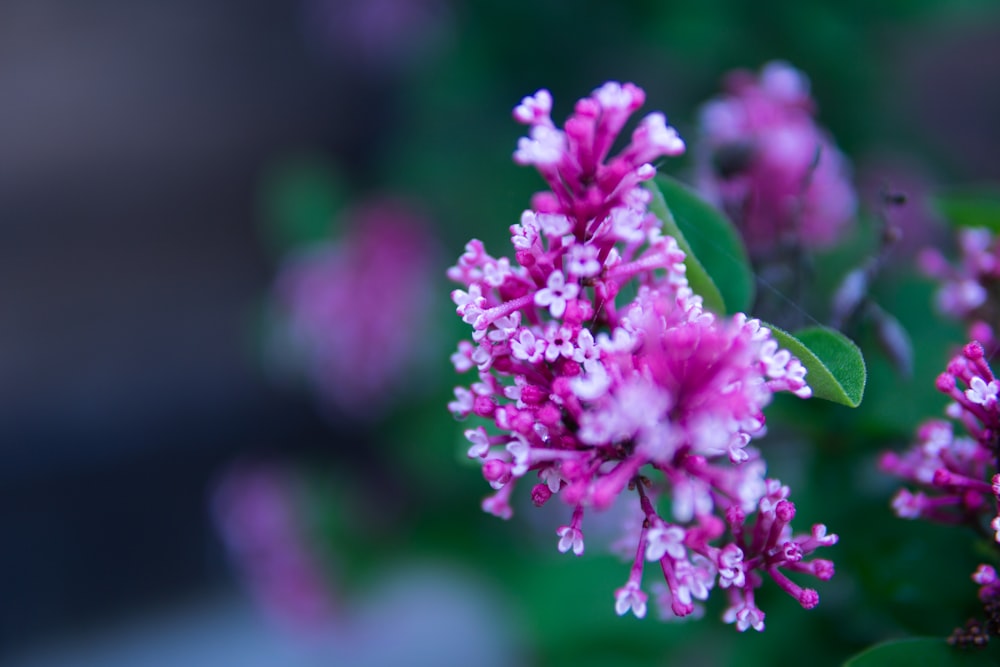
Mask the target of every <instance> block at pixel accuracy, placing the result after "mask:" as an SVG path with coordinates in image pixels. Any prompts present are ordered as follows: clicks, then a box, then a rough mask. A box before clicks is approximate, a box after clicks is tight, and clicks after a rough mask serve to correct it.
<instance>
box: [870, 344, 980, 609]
mask: <svg viewBox="0 0 1000 667" xmlns="http://www.w3.org/2000/svg"><path fill="white" fill-rule="evenodd" d="M937 388H938V390H939V391H941V392H942V393H944V394H946V395H947V396H949V397H951V399H952V401H953V402H952V403H950V404H949V405H948V407H947V408H946V411H945V412H946V414H947V416H948V417H950V418H951V419H952V420H954V422H958V423H959V424H961V426H962V428H963V429H964V431H965V435H958V434H956V433H955V432H954V429H953V421H946V420H939V419H931V420H928V421H926V422H924V423H923V424H922V425H921V426H920V428H919V429H918V430H917V437H916V441H915V442H914V443H913V446H912V447H911V448H910V449H909V450H908V451H907V452H905V453H903V454H902V455H899V454H896V453H895V452H887V453H885V454H883V455H882V458H881V459H880V461H879V465H880V467H881V468H882V470H883V471H885V472H888V473H890V474H892V475H896V476H897V477H901V478H903V479H905V480H907V481H908V482H910V483H911V484H913V485H914V486H916V487H917V491H916V492H913V491H910V490H909V489H905V488H904V489H901V490H900V491H899V493H897V494H896V496H895V498H893V501H892V508H893V510H894V511H895V512H896V515H897V516H899V517H901V518H904V519H917V518H922V519H927V520H930V521H936V522H940V523H951V524H965V525H970V526H972V527H973V528H976V529H981V530H986V529H987V528H988V529H989V530H990V531H992V532H993V533H994V535H995V539H996V541H997V542H998V543H1000V475H998V474H997V473H998V470H997V459H998V454H1000V452H998V449H997V447H998V445H997V442H998V440H1000V403H998V400H997V396H998V393H1000V382H998V381H997V379H996V378H995V377H994V375H993V372H992V371H991V370H990V367H989V365H988V364H987V363H986V360H985V359H984V358H983V348H982V346H981V345H980V344H979V343H977V342H975V341H973V342H971V343H969V344H968V345H966V346H965V348H964V349H963V350H962V353H961V354H959V355H956V356H955V357H954V358H953V359H952V360H951V361H950V362H948V367H947V370H946V371H945V372H944V373H942V374H941V375H940V376H938V379H937ZM991 572H992V574H990V573H991ZM973 580H974V581H976V582H977V583H979V584H980V585H981V590H980V595H981V597H983V599H984V600H985V599H986V598H987V597H994V598H996V597H1000V584H998V582H997V580H996V573H995V572H993V568H992V567H989V566H987V565H982V566H980V568H979V570H977V572H976V573H975V574H974V576H973Z"/></svg>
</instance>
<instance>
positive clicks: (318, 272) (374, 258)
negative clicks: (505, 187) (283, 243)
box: [275, 199, 437, 419]
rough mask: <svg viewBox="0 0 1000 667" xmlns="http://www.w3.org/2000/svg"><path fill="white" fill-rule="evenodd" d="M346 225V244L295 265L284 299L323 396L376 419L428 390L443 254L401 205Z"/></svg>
mask: <svg viewBox="0 0 1000 667" xmlns="http://www.w3.org/2000/svg"><path fill="white" fill-rule="evenodd" d="M345 223H346V224H345V226H346V227H347V231H346V232H345V234H344V235H343V236H342V237H341V238H339V239H337V240H335V241H331V242H329V243H326V244H324V245H320V246H315V247H311V248H308V249H306V250H305V251H303V252H301V253H299V254H297V255H294V256H292V257H290V258H289V259H288V260H287V261H286V262H285V264H284V266H283V267H282V268H281V272H280V274H279V276H278V278H277V281H276V284H275V296H276V300H277V304H278V309H279V311H280V312H281V314H282V315H283V316H284V318H285V323H286V325H287V328H286V334H287V342H288V343H289V344H290V345H291V347H292V349H293V350H294V352H295V353H297V356H298V357H299V358H300V362H301V366H302V367H303V369H304V370H305V372H306V373H307V374H308V375H309V376H310V378H311V380H312V382H313V384H314V385H315V387H316V389H317V391H318V392H319V394H320V395H321V397H322V398H323V399H324V400H325V401H326V402H327V403H328V404H329V405H330V406H334V407H336V408H338V409H339V410H341V411H343V412H345V413H347V414H349V415H351V416H352V417H354V418H362V419H370V418H375V417H377V416H379V415H381V414H383V413H384V412H385V411H386V410H387V409H388V408H389V407H390V406H391V405H392V404H393V402H394V401H395V400H396V399H397V398H398V396H399V394H400V393H401V392H402V390H403V389H405V388H409V389H413V388H418V387H419V383H418V382H417V380H416V379H415V378H414V374H415V371H417V370H418V369H419V368H420V366H421V362H422V361H423V357H424V355H425V354H426V352H425V351H426V349H427V345H428V340H430V339H431V337H430V333H431V331H432V330H433V327H432V326H431V323H430V320H429V315H428V313H430V312H432V309H431V304H432V303H433V302H434V294H433V283H434V280H433V273H432V272H433V271H434V262H435V255H436V251H437V246H436V242H435V240H434V239H433V237H432V235H431V233H430V227H429V226H428V225H427V223H426V222H425V221H424V220H423V219H422V218H421V217H420V216H419V215H417V214H416V213H414V209H413V207H412V206H408V205H405V204H403V203H402V202H399V201H395V200H389V199H383V200H376V201H373V202H370V203H368V204H365V205H364V206H362V207H360V208H358V209H356V210H354V211H352V212H350V213H349V214H348V215H346V216H345Z"/></svg>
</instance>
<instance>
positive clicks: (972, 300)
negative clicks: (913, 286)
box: [918, 228, 1000, 353]
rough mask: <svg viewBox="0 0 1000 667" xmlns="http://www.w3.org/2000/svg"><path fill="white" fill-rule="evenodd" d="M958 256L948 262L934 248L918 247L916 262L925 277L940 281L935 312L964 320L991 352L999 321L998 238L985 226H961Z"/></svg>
mask: <svg viewBox="0 0 1000 667" xmlns="http://www.w3.org/2000/svg"><path fill="white" fill-rule="evenodd" d="M958 244H959V249H960V251H961V257H960V259H959V262H958V264H957V265H951V264H949V263H948V261H947V260H946V259H945V258H944V255H942V254H941V252H940V251H939V250H938V249H937V248H926V249H924V250H923V251H921V253H920V255H919V257H918V263H919V265H920V268H921V270H922V271H923V272H924V273H925V274H926V275H927V276H929V277H931V278H936V279H937V280H940V281H941V287H940V288H939V289H938V291H937V294H936V296H935V305H936V306H937V309H938V311H939V312H941V313H942V314H944V315H947V316H949V317H952V318H954V319H957V320H962V321H964V322H966V323H967V324H968V325H969V327H970V329H969V334H970V337H971V338H974V339H976V340H979V341H980V342H981V343H982V344H983V345H984V346H985V347H986V349H987V350H988V351H989V352H990V353H993V352H994V351H995V350H996V349H997V340H996V326H997V325H998V324H1000V303H998V302H997V297H996V294H997V289H998V288H1000V242H998V240H997V237H996V235H995V234H994V233H993V232H991V231H990V230H988V229H970V228H964V229H962V230H961V231H959V233H958Z"/></svg>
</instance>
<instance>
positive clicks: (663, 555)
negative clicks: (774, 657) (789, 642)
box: [449, 83, 837, 631]
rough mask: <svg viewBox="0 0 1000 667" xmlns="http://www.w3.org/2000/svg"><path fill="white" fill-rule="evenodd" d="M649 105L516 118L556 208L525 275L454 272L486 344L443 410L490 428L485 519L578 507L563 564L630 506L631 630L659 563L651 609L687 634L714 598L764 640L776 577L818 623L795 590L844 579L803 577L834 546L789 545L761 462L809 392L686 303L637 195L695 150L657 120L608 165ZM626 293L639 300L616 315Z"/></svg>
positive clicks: (770, 358)
mask: <svg viewBox="0 0 1000 667" xmlns="http://www.w3.org/2000/svg"><path fill="white" fill-rule="evenodd" d="M643 99H644V96H643V93H642V91H641V90H640V89H638V88H636V87H635V86H633V85H631V84H625V85H620V84H618V83H608V84H605V85H604V86H602V87H601V88H599V89H598V90H596V91H595V92H594V94H593V95H592V96H591V97H589V98H585V99H583V100H581V101H579V102H578V103H577V105H576V108H575V112H574V114H573V115H572V116H571V117H570V118H569V120H567V121H566V123H565V125H564V129H559V128H557V127H556V126H555V125H554V124H553V123H552V121H551V118H550V115H549V114H550V111H551V104H552V101H551V97H550V96H549V93H548V92H547V91H544V90H542V91H539V92H538V93H536V94H535V95H534V96H532V97H528V98H525V99H524V101H522V103H521V105H520V106H518V107H517V108H516V109H515V111H514V117H515V118H516V119H517V120H519V121H521V122H522V123H525V124H527V125H529V126H530V127H531V131H530V136H529V137H527V138H524V139H522V140H521V141H520V143H519V144H518V150H517V152H516V153H515V154H514V158H515V161H517V162H520V163H522V164H532V165H535V166H536V167H537V168H538V169H539V171H540V172H541V174H542V176H543V178H545V179H546V181H547V182H548V183H549V184H550V186H551V188H552V190H551V191H548V192H543V193H539V194H537V195H535V197H534V199H533V205H534V208H533V209H531V210H528V211H525V212H524V214H523V215H522V217H521V222H520V224H517V225H513V226H512V227H511V242H512V244H513V246H514V254H515V260H516V262H511V261H510V260H509V259H507V258H501V259H496V258H494V257H492V256H490V255H489V254H487V253H486V250H485V249H484V247H483V244H482V243H481V242H479V241H477V240H473V241H470V242H469V244H468V245H467V246H466V251H465V253H464V254H463V255H462V256H461V257H460V258H459V261H458V264H457V265H456V266H454V267H452V268H451V269H450V270H449V276H450V277H451V278H452V279H453V280H455V281H457V282H459V283H461V284H462V289H457V290H455V291H454V292H453V293H452V299H453V301H454V302H455V304H456V306H457V309H456V312H457V313H458V315H459V316H461V317H462V318H463V320H464V321H465V322H467V323H468V324H470V325H472V329H473V334H472V340H470V341H469V340H467V341H463V342H462V343H460V344H459V347H458V351H457V352H456V353H455V354H454V355H453V356H452V361H453V362H454V365H455V368H456V370H458V371H459V372H467V371H473V370H475V372H476V379H475V380H474V381H473V382H472V383H471V384H470V385H469V386H467V387H465V386H463V387H458V388H457V389H456V390H455V400H454V401H453V402H452V403H451V404H449V408H450V409H451V411H452V412H453V413H454V414H455V416H456V417H458V418H459V419H466V418H469V417H475V418H477V420H478V421H480V422H481V425H477V426H474V427H471V428H469V429H468V430H466V432H465V435H466V437H467V439H468V440H469V443H470V445H471V446H470V448H469V452H468V454H469V457H470V458H472V459H474V460H477V461H479V462H480V463H481V464H482V470H483V476H484V477H485V478H486V480H487V481H488V482H489V484H490V485H491V486H492V487H493V488H494V489H495V493H494V494H493V495H492V496H490V497H488V498H487V499H486V500H485V501H484V502H483V509H484V510H486V511H487V512H490V513H492V514H495V515H497V516H499V517H502V518H509V517H510V516H512V514H513V510H512V508H511V504H510V498H511V494H512V493H513V491H514V488H515V486H516V485H517V484H518V483H519V482H520V480H521V479H522V478H524V477H526V476H527V475H529V473H534V475H533V477H535V480H536V481H535V482H534V485H533V487H532V489H531V498H532V500H533V502H534V503H535V504H536V505H542V504H544V503H546V502H548V501H549V500H550V499H551V498H552V497H553V496H558V497H559V499H560V500H561V501H562V502H564V503H566V504H567V505H568V509H567V512H568V514H569V515H570V517H569V521H568V523H567V524H566V525H563V526H560V527H559V528H558V529H557V530H556V536H557V537H558V542H557V547H558V549H559V550H560V551H561V552H568V551H572V552H573V553H574V554H576V555H580V554H582V553H583V551H584V546H585V542H584V533H583V527H582V524H583V518H584V514H585V513H586V512H588V511H591V510H602V509H605V508H608V507H610V506H611V505H612V504H613V503H615V502H616V500H617V499H618V498H619V497H621V496H622V495H625V494H631V493H634V494H636V495H634V496H631V497H632V498H635V499H637V500H638V506H639V508H640V511H641V514H642V517H641V521H638V522H636V524H637V526H639V527H638V528H637V530H635V531H632V534H631V535H630V537H629V543H630V544H631V553H632V554H633V555H634V560H633V565H632V569H631V573H630V575H629V577H628V579H627V581H626V583H625V585H624V586H623V587H622V588H620V589H619V590H618V591H617V592H616V594H615V610H616V611H617V613H618V614H625V613H627V612H628V611H632V612H633V613H634V614H635V615H636V616H640V617H641V616H644V615H645V613H646V608H647V601H648V595H647V593H646V592H644V591H643V589H642V574H643V569H644V566H645V563H646V562H647V561H649V562H657V563H659V565H660V568H661V569H662V572H663V577H664V582H665V586H666V588H665V589H663V590H662V591H661V592H660V594H659V595H657V596H656V599H655V602H656V604H657V605H658V606H661V607H665V613H667V614H672V615H676V616H685V615H688V614H691V613H692V612H693V611H694V610H695V605H694V603H693V600H694V599H704V598H705V597H707V595H708V591H709V590H710V589H711V588H713V587H714V586H715V585H716V584H718V586H719V587H720V588H723V589H727V595H728V596H729V600H730V609H729V611H728V612H727V614H726V617H725V618H726V620H727V621H729V622H733V623H735V624H736V626H737V628H738V629H740V630H741V631H742V630H745V629H747V628H749V627H753V628H754V629H757V630H762V629H763V627H764V624H763V618H764V614H763V612H762V611H760V609H759V608H757V606H756V604H755V602H754V590H755V589H756V588H758V587H759V586H760V585H761V584H762V581H763V578H762V575H764V574H766V575H768V577H769V578H771V579H773V580H774V581H776V582H777V583H778V584H779V585H780V586H781V587H782V588H784V589H785V590H787V591H788V592H789V593H790V594H792V595H793V596H795V597H796V599H798V600H799V602H800V603H801V604H802V605H803V606H804V607H807V608H810V607H812V606H814V605H815V604H816V602H817V601H818V596H817V595H816V593H815V591H813V590H811V589H803V588H801V587H800V586H798V585H797V584H795V583H793V582H792V581H791V580H790V579H789V578H788V577H787V576H786V573H787V572H794V573H806V574H812V575H814V576H817V577H819V578H821V579H827V578H829V577H830V576H832V574H833V567H832V564H831V563H830V562H829V561H825V560H812V561H807V560H805V558H806V557H807V556H809V555H810V554H812V553H813V551H814V550H815V549H816V548H818V547H820V546H827V545H831V544H833V543H835V542H836V539H837V538H836V536H834V535H827V534H826V529H825V528H824V527H823V526H821V525H817V526H815V527H814V528H813V531H812V532H811V534H805V535H803V534H794V533H793V532H792V530H791V527H790V525H789V523H790V521H791V519H792V517H793V515H794V512H795V510H794V505H792V503H791V502H790V501H788V500H787V495H788V489H787V487H784V486H782V485H781V483H780V482H778V481H777V480H768V479H766V478H765V464H764V461H763V459H762V458H761V457H760V454H759V452H758V451H757V450H756V449H755V448H753V447H750V446H748V445H749V443H750V441H751V440H752V439H754V438H756V437H759V436H761V435H763V433H764V415H763V408H764V407H765V406H766V405H767V404H768V403H769V402H770V400H771V397H772V395H773V393H774V392H775V391H791V392H793V393H795V394H796V395H798V396H801V397H808V396H810V395H811V390H810V389H809V387H808V385H807V384H806V382H805V369H804V368H803V366H802V365H801V364H800V363H799V361H798V360H797V359H795V358H794V357H792V356H791V355H790V354H789V353H788V351H786V350H782V349H779V347H778V344H777V342H776V341H775V340H774V339H772V338H771V335H770V331H769V330H768V329H767V328H764V327H762V326H761V325H760V323H759V322H758V321H756V320H749V319H747V318H746V316H744V315H737V316H735V317H732V318H727V319H721V318H718V317H716V316H715V315H713V314H712V313H709V312H707V311H705V310H704V309H703V308H702V301H701V297H699V296H697V295H696V294H694V293H693V292H692V290H691V288H690V287H689V286H688V282H687V278H686V277H685V267H684V264H683V262H684V253H683V252H682V251H681V250H680V249H679V248H678V247H677V243H676V241H675V240H674V239H673V238H671V237H669V236H664V235H663V233H662V229H661V228H662V224H661V222H660V220H658V219H657V218H656V217H655V216H654V215H653V214H651V213H650V212H649V210H648V208H647V204H648V201H649V193H648V192H647V191H646V190H645V189H644V188H642V187H640V184H641V182H642V181H645V180H648V179H650V178H652V177H653V175H654V174H655V169H654V168H653V166H652V164H651V161H653V160H656V159H658V158H661V157H663V156H669V155H676V154H678V153H680V152H681V151H682V150H683V148H684V144H683V142H682V141H681V140H680V138H679V137H678V136H677V134H676V132H675V131H674V130H673V128H671V127H669V126H668V125H666V121H665V119H664V117H663V116H662V115H660V114H651V115H649V116H646V117H645V118H644V119H643V120H642V121H640V123H639V125H638V127H637V129H636V130H635V131H634V132H633V133H632V140H631V142H630V143H629V144H628V145H626V146H625V147H624V148H623V149H622V151H621V152H620V153H618V154H617V155H615V156H612V157H609V156H608V153H609V149H610V147H611V146H612V144H613V143H614V142H615V139H616V138H617V135H618V133H619V132H620V131H621V129H622V127H623V126H624V125H625V122H626V121H627V119H628V117H629V115H630V114H631V113H632V112H633V111H634V110H635V109H637V108H638V107H639V106H640V105H641V103H642V101H643ZM626 286H627V287H629V289H630V293H631V294H634V295H635V296H634V297H633V298H631V299H629V300H623V301H624V303H619V296H620V293H621V291H622V289H623V288H624V287H626ZM661 500H662V503H659V502H658V501H661ZM661 611H664V610H662V609H661Z"/></svg>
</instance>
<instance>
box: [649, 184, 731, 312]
mask: <svg viewBox="0 0 1000 667" xmlns="http://www.w3.org/2000/svg"><path fill="white" fill-rule="evenodd" d="M646 187H647V188H649V191H650V192H652V193H653V199H652V201H651V202H650V203H649V210H650V211H651V212H652V213H653V215H655V216H656V217H657V218H659V219H660V220H661V221H662V222H663V231H664V233H666V234H668V235H670V236H673V237H674V239H676V240H677V245H678V246H679V247H680V249H681V250H683V251H684V254H685V255H686V257H685V258H684V266H685V267H686V273H687V280H688V284H689V285H690V286H691V289H692V290H694V293H695V294H697V295H699V296H700V297H701V298H702V300H703V303H704V305H705V308H707V309H708V310H711V311H714V312H716V313H720V314H724V313H726V302H725V300H724V299H723V298H722V293H721V292H720V291H719V288H718V287H716V285H715V281H714V280H712V277H711V276H710V275H708V271H706V270H705V267H704V266H702V264H701V262H700V261H698V256H697V255H695V253H694V251H693V250H692V249H691V246H690V245H689V244H688V242H687V239H686V238H685V237H684V234H683V233H682V232H681V230H680V228H679V227H678V226H677V222H676V221H675V220H674V216H673V215H671V213H670V209H669V208H668V207H667V201H666V199H664V197H663V192H662V191H661V190H660V188H659V187H657V185H656V183H654V182H653V181H647V182H646Z"/></svg>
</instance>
